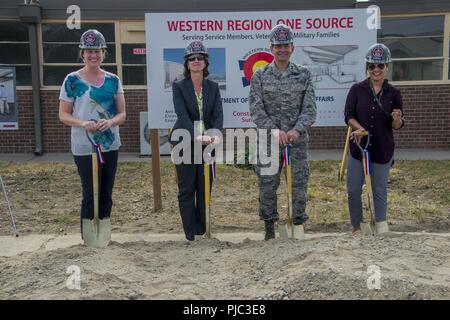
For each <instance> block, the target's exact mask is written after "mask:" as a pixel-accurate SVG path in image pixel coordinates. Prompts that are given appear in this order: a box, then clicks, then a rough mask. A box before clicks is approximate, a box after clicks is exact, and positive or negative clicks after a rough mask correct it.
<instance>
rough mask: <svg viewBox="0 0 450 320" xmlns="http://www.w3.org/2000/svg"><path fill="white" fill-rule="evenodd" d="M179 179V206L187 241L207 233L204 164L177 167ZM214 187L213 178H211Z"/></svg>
mask: <svg viewBox="0 0 450 320" xmlns="http://www.w3.org/2000/svg"><path fill="white" fill-rule="evenodd" d="M176 169H177V178H178V204H179V206H180V215H181V221H182V222H183V230H184V233H185V235H186V239H188V240H194V238H195V235H202V234H204V233H205V232H206V224H205V180H204V179H205V178H204V176H203V171H204V168H203V164H179V165H176ZM210 181H211V183H210V186H211V187H212V178H211V177H210Z"/></svg>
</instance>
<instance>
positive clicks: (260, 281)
mask: <svg viewBox="0 0 450 320" xmlns="http://www.w3.org/2000/svg"><path fill="white" fill-rule="evenodd" d="M448 248H450V235H449V234H427V233H409V234H406V233H405V234H401V233H390V234H386V235H383V236H377V237H367V236H363V235H357V236H353V235H351V234H349V233H344V234H340V235H328V236H327V235H325V236H320V237H317V238H313V239H309V240H303V241H300V240H278V239H277V240H271V241H250V240H245V241H243V242H241V243H237V244H236V243H231V242H226V241H219V240H217V239H211V240H206V239H203V240H200V241H195V242H185V241H166V242H144V241H139V242H129V243H118V242H112V243H111V244H110V245H109V246H108V247H107V248H105V249H92V248H87V247H84V246H82V245H76V246H72V247H69V248H64V249H57V250H52V251H42V250H39V251H36V252H33V253H21V254H19V255H16V256H13V257H7V258H6V257H0V287H1V290H0V299H277V300H278V299H450V278H449V276H448V272H449V270H450V252H449V251H448ZM70 266H72V267H71V268H73V266H75V268H79V269H78V270H79V271H80V276H81V283H80V289H79V290H78V289H76V288H75V289H69V288H68V286H67V284H68V283H69V284H71V283H72V284H73V281H72V282H71V281H70V279H72V280H73V278H70V277H71V275H70V274H68V273H66V272H67V271H68V268H69V267H70ZM69 270H73V269H69ZM69 287H70V286H69Z"/></svg>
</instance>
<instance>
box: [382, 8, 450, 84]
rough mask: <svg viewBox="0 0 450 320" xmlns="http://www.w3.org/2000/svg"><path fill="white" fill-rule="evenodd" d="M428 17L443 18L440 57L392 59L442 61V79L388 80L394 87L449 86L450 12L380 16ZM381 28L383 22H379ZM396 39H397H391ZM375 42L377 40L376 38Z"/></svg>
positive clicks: (383, 16)
mask: <svg viewBox="0 0 450 320" xmlns="http://www.w3.org/2000/svg"><path fill="white" fill-rule="evenodd" d="M430 16H444V30H443V31H444V33H443V35H442V37H443V43H442V48H443V52H442V56H437V57H417V58H395V59H392V60H393V61H394V62H396V61H398V62H402V61H425V60H441V61H442V78H441V79H436V80H403V81H394V80H390V79H389V80H390V81H391V82H392V83H393V84H395V85H405V86H406V85H411V86H414V85H436V84H450V76H449V50H450V49H449V41H450V12H439V13H430V14H386V15H382V17H381V18H382V19H383V18H389V19H392V18H413V17H430ZM381 25H382V26H383V22H381ZM392 38H397V37H392ZM405 38H420V36H417V37H405ZM383 39H391V37H386V38H383ZM377 41H379V38H378V37H377Z"/></svg>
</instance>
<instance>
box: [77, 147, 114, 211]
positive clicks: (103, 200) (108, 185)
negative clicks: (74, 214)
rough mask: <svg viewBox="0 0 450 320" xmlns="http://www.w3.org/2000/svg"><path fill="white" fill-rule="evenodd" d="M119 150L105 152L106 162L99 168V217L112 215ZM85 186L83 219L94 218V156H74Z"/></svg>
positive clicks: (82, 184) (82, 203)
mask: <svg viewBox="0 0 450 320" xmlns="http://www.w3.org/2000/svg"><path fill="white" fill-rule="evenodd" d="M118 155H119V153H118V151H109V152H104V153H103V157H104V158H105V163H104V164H103V165H101V166H100V167H99V168H98V176H99V178H98V184H99V217H100V219H102V218H105V217H110V216H111V208H112V204H113V201H112V192H113V187H114V180H115V178H116V171H117V159H118ZM73 158H74V160H75V163H76V165H77V167H78V174H79V175H80V178H81V186H82V188H83V199H82V201H81V219H83V218H89V219H93V218H94V188H93V185H92V156H91V155H89V156H73Z"/></svg>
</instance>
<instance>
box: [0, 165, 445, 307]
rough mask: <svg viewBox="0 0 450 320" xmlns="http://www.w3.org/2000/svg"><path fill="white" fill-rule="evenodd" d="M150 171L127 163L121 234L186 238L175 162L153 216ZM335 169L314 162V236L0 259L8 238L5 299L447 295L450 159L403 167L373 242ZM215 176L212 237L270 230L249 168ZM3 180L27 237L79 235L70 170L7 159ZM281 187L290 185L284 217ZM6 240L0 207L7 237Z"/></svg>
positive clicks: (135, 244)
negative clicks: (73, 282)
mask: <svg viewBox="0 0 450 320" xmlns="http://www.w3.org/2000/svg"><path fill="white" fill-rule="evenodd" d="M150 168H151V167H150V165H149V164H148V163H128V164H120V166H119V172H118V175H117V180H116V187H115V190H114V200H115V204H114V209H113V214H112V219H111V220H112V225H113V233H117V234H119V233H135V234H148V233H152V234H158V233H169V234H171V233H174V234H175V233H177V234H180V233H181V232H182V231H181V230H182V229H181V223H180V219H179V214H178V205H177V190H176V183H175V178H174V170H173V167H172V166H171V165H170V164H168V163H163V165H162V181H163V184H162V195H163V210H161V211H160V212H153V207H152V206H153V198H152V192H151V171H150V170H151V169H150ZM337 168H338V163H337V162H332V161H329V162H327V161H324V162H316V163H312V164H311V178H310V188H309V192H308V196H309V203H308V213H309V214H310V217H311V218H310V221H309V222H308V223H307V224H306V227H305V229H306V232H307V233H308V234H312V235H317V237H312V238H308V239H307V240H303V241H300V240H278V239H277V240H272V241H268V242H265V241H256V240H249V239H247V240H244V241H242V242H239V243H234V242H228V241H219V240H217V239H210V240H209V239H208V240H207V239H203V240H200V241H195V242H192V243H187V242H186V241H182V240H180V241H164V242H148V241H130V242H123V243H122V242H116V241H113V242H111V243H110V245H109V246H108V247H107V248H105V249H92V248H87V247H84V246H82V245H80V244H75V245H72V246H70V247H62V248H59V249H54V250H43V249H44V248H42V247H41V248H39V249H37V250H34V251H33V252H21V253H18V254H16V255H13V256H5V255H2V245H5V244H2V243H0V299H277V300H278V299H450V223H449V216H450V205H449V203H450V196H449V192H448V191H449V190H448V188H449V187H448V185H447V184H448V181H449V178H450V163H449V162H447V161H441V162H436V161H434V162H433V161H429V162H426V161H423V162H415V163H414V162H403V163H400V165H398V164H396V166H395V167H394V168H393V169H392V172H391V178H390V181H389V190H390V191H389V210H390V211H389V212H390V229H391V230H392V231H394V232H392V233H389V234H386V235H382V236H377V237H367V236H362V235H356V236H353V235H351V233H350V232H349V230H350V225H349V223H348V213H347V211H346V210H347V209H346V199H345V185H344V184H342V183H337V182H336V178H335V177H336V174H335V173H336V172H337ZM218 173H219V177H218V179H217V180H216V183H215V186H214V190H213V196H214V198H213V201H212V212H213V216H212V225H213V234H214V233H238V232H240V233H242V232H248V233H262V229H263V228H262V227H263V225H262V223H261V221H259V219H258V216H257V203H258V200H257V182H256V179H255V176H254V174H253V172H252V171H250V170H241V169H236V168H233V167H228V166H227V167H225V166H224V167H220V166H219V168H218ZM0 174H1V175H2V177H3V179H4V181H5V184H6V189H7V191H8V196H9V199H10V201H11V205H12V209H13V213H14V217H15V219H16V222H17V227H18V230H19V233H20V234H21V237H26V236H28V235H35V234H42V235H49V234H53V235H64V234H69V235H70V234H76V233H78V232H79V216H78V210H79V202H80V183H79V178H78V176H77V174H76V170H75V167H74V165H72V164H62V163H53V164H13V163H0ZM284 188H285V186H284V184H283V183H282V185H281V186H280V190H279V204H278V207H279V209H280V214H281V216H282V217H284V216H285V211H286V206H285V205H284V204H285V194H284V190H285V189H284ZM2 200H3V199H2ZM10 234H11V230H10V226H9V222H8V219H7V215H6V211H5V203H4V202H0V236H2V237H6V236H9V235H10ZM3 251H5V250H3ZM71 265H75V266H77V267H79V269H80V272H81V273H80V275H81V284H80V290H76V289H69V288H68V287H67V279H68V278H69V276H70V275H69V274H68V273H66V271H67V268H68V267H69V266H71ZM378 280H379V281H378Z"/></svg>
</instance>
